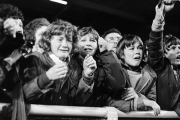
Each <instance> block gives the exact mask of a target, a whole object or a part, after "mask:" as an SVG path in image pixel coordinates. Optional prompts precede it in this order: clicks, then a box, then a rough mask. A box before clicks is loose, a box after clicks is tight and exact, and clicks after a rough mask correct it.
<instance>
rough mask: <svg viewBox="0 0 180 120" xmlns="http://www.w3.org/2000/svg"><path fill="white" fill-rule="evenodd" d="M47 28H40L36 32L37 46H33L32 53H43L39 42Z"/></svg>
mask: <svg viewBox="0 0 180 120" xmlns="http://www.w3.org/2000/svg"><path fill="white" fill-rule="evenodd" d="M46 29H47V26H41V27H40V28H38V29H37V30H36V33H35V44H34V46H33V49H32V52H34V51H39V52H43V50H42V49H41V48H39V45H38V42H39V40H40V39H41V37H42V34H43V33H44V32H45V31H46Z"/></svg>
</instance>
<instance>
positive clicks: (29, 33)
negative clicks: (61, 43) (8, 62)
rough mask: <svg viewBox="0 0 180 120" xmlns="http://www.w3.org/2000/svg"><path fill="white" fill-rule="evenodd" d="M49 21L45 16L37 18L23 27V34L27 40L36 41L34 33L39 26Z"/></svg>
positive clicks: (47, 23)
mask: <svg viewBox="0 0 180 120" xmlns="http://www.w3.org/2000/svg"><path fill="white" fill-rule="evenodd" d="M48 25H50V22H49V21H48V20H47V19H46V18H37V19H34V20H32V21H31V22H29V23H28V24H27V25H26V26H25V27H24V36H25V40H27V41H36V39H35V34H36V31H37V29H39V28H40V27H41V26H48Z"/></svg>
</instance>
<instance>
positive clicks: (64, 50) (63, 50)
mask: <svg viewBox="0 0 180 120" xmlns="http://www.w3.org/2000/svg"><path fill="white" fill-rule="evenodd" d="M59 50H60V51H62V52H68V50H66V49H59Z"/></svg>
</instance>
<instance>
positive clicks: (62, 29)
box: [39, 19, 77, 52]
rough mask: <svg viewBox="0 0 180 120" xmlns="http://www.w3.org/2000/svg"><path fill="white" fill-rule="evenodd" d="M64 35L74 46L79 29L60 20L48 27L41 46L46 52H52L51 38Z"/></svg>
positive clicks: (41, 40)
mask: <svg viewBox="0 0 180 120" xmlns="http://www.w3.org/2000/svg"><path fill="white" fill-rule="evenodd" d="M62 34H65V36H66V38H67V40H68V41H71V42H72V44H73V43H74V41H76V34H77V27H76V26H74V25H72V24H71V23H70V22H67V21H63V20H60V19H58V20H56V21H54V22H52V23H51V24H50V25H49V26H48V27H47V29H46V31H45V32H44V34H43V35H42V37H41V39H40V41H39V46H40V47H41V48H42V49H43V50H44V51H46V52H48V51H50V41H51V37H52V36H53V35H62Z"/></svg>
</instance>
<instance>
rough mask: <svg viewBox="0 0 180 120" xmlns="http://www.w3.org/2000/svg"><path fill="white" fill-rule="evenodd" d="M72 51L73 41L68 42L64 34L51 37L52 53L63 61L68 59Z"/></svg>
mask: <svg viewBox="0 0 180 120" xmlns="http://www.w3.org/2000/svg"><path fill="white" fill-rule="evenodd" d="M71 50H72V41H71V40H68V39H67V38H66V37H65V35H64V34H62V35H53V36H52V37H51V52H52V53H53V54H54V55H56V56H57V57H59V59H61V60H63V59H65V58H67V57H68V56H69V55H70V53H71Z"/></svg>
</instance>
